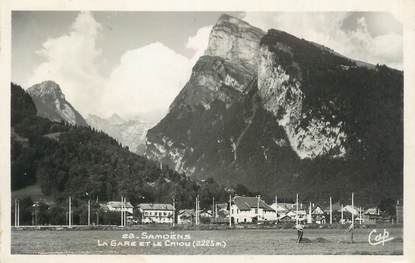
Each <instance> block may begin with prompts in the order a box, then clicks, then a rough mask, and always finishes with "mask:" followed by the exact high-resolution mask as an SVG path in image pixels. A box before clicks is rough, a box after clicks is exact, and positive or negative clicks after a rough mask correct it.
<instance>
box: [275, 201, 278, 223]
mask: <svg viewBox="0 0 415 263" xmlns="http://www.w3.org/2000/svg"><path fill="white" fill-rule="evenodd" d="M275 207H276V208H275V213H276V214H277V223H278V195H275Z"/></svg>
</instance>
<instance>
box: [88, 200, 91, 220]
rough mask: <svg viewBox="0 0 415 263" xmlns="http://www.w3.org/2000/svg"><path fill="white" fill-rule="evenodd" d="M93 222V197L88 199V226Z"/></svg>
mask: <svg viewBox="0 0 415 263" xmlns="http://www.w3.org/2000/svg"><path fill="white" fill-rule="evenodd" d="M90 224H91V199H88V226H89V225H90Z"/></svg>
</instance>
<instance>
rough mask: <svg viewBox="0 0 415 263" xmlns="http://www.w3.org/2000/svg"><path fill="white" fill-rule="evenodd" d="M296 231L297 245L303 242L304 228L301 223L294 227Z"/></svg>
mask: <svg viewBox="0 0 415 263" xmlns="http://www.w3.org/2000/svg"><path fill="white" fill-rule="evenodd" d="M295 229H297V243H300V242H301V241H302V240H303V233H304V226H303V225H302V224H301V223H298V224H296V225H295Z"/></svg>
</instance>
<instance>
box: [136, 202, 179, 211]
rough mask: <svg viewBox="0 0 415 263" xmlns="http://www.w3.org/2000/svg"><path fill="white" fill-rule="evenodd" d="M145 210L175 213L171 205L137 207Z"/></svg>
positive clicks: (144, 204) (141, 205)
mask: <svg viewBox="0 0 415 263" xmlns="http://www.w3.org/2000/svg"><path fill="white" fill-rule="evenodd" d="M137 207H138V208H140V209H143V210H168V211H173V210H174V209H173V206H172V205H171V204H150V203H142V204H139V205H138V206H137Z"/></svg>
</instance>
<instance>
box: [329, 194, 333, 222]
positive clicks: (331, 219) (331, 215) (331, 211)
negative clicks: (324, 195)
mask: <svg viewBox="0 0 415 263" xmlns="http://www.w3.org/2000/svg"><path fill="white" fill-rule="evenodd" d="M331 224H333V204H332V201H331V196H330V225H331Z"/></svg>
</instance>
